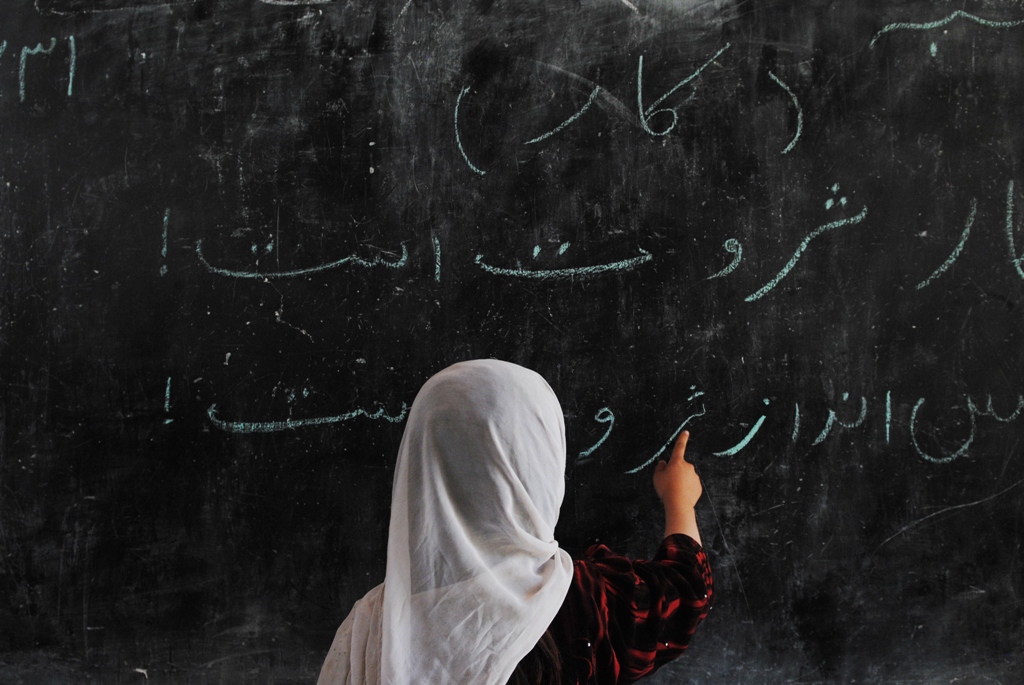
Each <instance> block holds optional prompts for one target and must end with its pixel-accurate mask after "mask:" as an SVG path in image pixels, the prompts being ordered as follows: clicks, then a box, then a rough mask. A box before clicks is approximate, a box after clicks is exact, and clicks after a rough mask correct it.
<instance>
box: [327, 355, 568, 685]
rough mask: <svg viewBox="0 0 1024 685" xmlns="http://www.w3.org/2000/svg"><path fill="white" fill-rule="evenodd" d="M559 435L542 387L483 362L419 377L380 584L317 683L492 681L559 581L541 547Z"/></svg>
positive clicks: (550, 531)
mask: <svg viewBox="0 0 1024 685" xmlns="http://www.w3.org/2000/svg"><path fill="white" fill-rule="evenodd" d="M564 472H565V426H564V422H563V418H562V409H561V407H560V406H559V404H558V399H557V398H556V397H555V394H554V392H552V390H551V388H550V386H548V384H547V383H546V382H545V381H544V379H543V378H541V377H540V376H539V375H537V374H536V373H534V372H533V371H529V370H527V369H524V368H523V367H521V366H516V365H515V364H509V363H507V362H500V361H496V360H478V361H469V362H462V363H459V364H455V365H453V366H450V367H448V368H447V369H445V370H443V371H441V372H440V373H438V374H437V375H435V376H434V377H433V378H431V379H430V380H428V381H427V382H426V384H425V385H424V386H423V388H422V389H421V390H420V392H419V394H418V395H417V396H416V400H415V401H414V402H413V405H412V409H411V410H410V412H409V422H408V424H407V425H406V428H405V434H404V436H403V437H402V445H401V447H400V448H399V452H398V463H397V465H396V469H395V483H394V488H393V490H392V501H391V528H390V531H389V538H388V563H387V575H386V578H385V581H384V583H383V584H382V585H378V586H377V587H375V588H374V589H373V590H371V591H370V592H368V593H367V594H366V596H365V597H363V598H362V599H361V600H359V601H358V602H357V603H356V604H355V606H354V607H353V608H352V611H351V613H350V614H349V616H348V618H346V619H345V621H344V623H342V625H341V627H340V628H339V629H338V633H337V635H336V636H335V638H334V643H333V644H332V645H331V649H330V652H329V653H328V655H327V660H326V661H325V662H324V665H323V668H322V670H321V671H320V680H319V681H318V682H319V685H504V683H506V682H507V680H508V678H509V676H510V675H511V674H512V671H513V670H514V669H515V667H516V664H518V663H519V661H520V659H522V658H523V657H524V656H525V655H526V654H527V652H529V651H530V650H531V649H532V648H533V646H534V645H535V644H536V643H537V641H538V640H539V639H540V637H541V635H543V633H544V631H545V630H546V629H547V627H548V625H549V624H550V623H551V621H552V619H553V618H554V617H555V614H556V613H557V612H558V609H559V607H561V605H562V601H563V600H564V599H565V595H566V592H568V589H569V583H570V582H571V580H572V562H571V560H570V558H569V555H568V554H566V552H565V551H563V550H561V549H559V547H558V543H557V542H556V541H555V539H554V528H555V523H556V522H557V520H558V509H559V507H560V506H561V503H562V496H563V495H564V492H565V480H564Z"/></svg>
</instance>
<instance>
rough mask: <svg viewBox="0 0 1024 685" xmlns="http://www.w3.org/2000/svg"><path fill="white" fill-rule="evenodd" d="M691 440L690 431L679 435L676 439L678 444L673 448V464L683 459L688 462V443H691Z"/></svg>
mask: <svg viewBox="0 0 1024 685" xmlns="http://www.w3.org/2000/svg"><path fill="white" fill-rule="evenodd" d="M689 440H690V431H683V432H682V433H680V434H679V437H678V438H676V444H675V446H674V447H673V448H672V461H673V462H674V461H675V460H676V459H681V460H683V461H686V443H687V442H689Z"/></svg>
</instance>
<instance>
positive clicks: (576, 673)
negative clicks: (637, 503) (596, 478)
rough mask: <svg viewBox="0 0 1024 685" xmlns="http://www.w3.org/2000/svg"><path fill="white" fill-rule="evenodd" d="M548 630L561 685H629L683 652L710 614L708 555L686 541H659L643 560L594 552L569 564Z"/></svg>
mask: <svg viewBox="0 0 1024 685" xmlns="http://www.w3.org/2000/svg"><path fill="white" fill-rule="evenodd" d="M574 566H575V573H574V577H573V582H572V585H571V586H570V587H569V593H568V594H567V595H566V598H565V601H564V602H563V603H562V608H561V609H559V611H558V615H557V616H555V619H554V621H553V622H552V623H551V627H550V628H549V630H550V631H551V634H552V636H553V637H554V639H555V642H556V644H557V645H558V648H559V652H560V653H561V654H562V659H563V662H564V667H565V675H566V676H567V680H566V681H565V682H567V683H577V684H578V685H621V684H623V683H632V682H634V681H635V680H638V679H639V678H642V677H643V676H646V675H650V674H651V673H653V672H654V671H655V670H657V669H658V668H660V667H661V666H663V665H665V664H666V663H668V662H669V661H672V660H673V659H675V658H677V657H678V656H679V655H681V654H682V653H683V651H684V650H685V649H686V647H687V645H688V644H689V642H690V637H691V636H692V635H693V632H694V631H695V630H696V629H697V625H698V624H700V622H701V621H703V620H704V617H705V616H707V615H708V610H709V609H710V608H711V598H712V580H711V567H710V566H709V565H708V559H707V555H706V554H705V553H704V550H703V549H702V548H701V546H700V545H698V544H697V543H696V542H695V541H694V540H693V539H691V538H690V537H689V536H686V535H670V536H668V537H667V538H665V539H664V540H663V541H662V543H661V546H660V547H659V548H658V553H657V554H655V555H654V558H653V559H651V560H650V561H641V560H635V561H634V560H630V559H628V558H626V557H623V556H619V555H617V554H613V553H612V552H611V550H609V549H608V548H607V547H605V546H604V545H594V546H593V547H591V548H590V549H588V550H587V552H586V554H585V555H584V558H583V559H581V560H579V561H577V562H575V564H574Z"/></svg>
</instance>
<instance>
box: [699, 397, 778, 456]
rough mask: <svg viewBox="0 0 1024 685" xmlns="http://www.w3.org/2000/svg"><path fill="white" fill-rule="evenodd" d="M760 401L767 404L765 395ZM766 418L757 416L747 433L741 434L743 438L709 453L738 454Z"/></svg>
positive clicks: (718, 454) (717, 454)
mask: <svg viewBox="0 0 1024 685" xmlns="http://www.w3.org/2000/svg"><path fill="white" fill-rule="evenodd" d="M762 402H764V404H765V406H768V404H769V401H768V398H767V397H766V398H764V399H763V400H762ZM766 418H768V417H767V416H766V415H764V414H762V415H761V416H760V418H758V419H757V421H756V422H755V423H754V425H753V427H752V428H751V429H750V430H749V431H747V434H746V435H744V436H743V439H742V440H740V441H739V442H738V443H736V444H735V445H733V446H732V447H730V448H729V449H726V450H722V451H721V452H712V453H711V454H713V455H715V456H716V457H731V456H733V455H734V454H738V453H739V451H740V450H742V449H743V448H744V447H746V446H747V445H749V444H750V441H751V440H753V439H754V436H755V435H757V432H758V431H759V430H761V426H763V425H764V420H765V419H766Z"/></svg>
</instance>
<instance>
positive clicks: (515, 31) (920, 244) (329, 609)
mask: <svg viewBox="0 0 1024 685" xmlns="http://www.w3.org/2000/svg"><path fill="white" fill-rule="evenodd" d="M1022 75H1024V9H1022V8H1021V7H1020V6H1019V4H1018V3H1011V2H986V3H980V2H968V3H966V4H957V6H956V7H955V8H954V7H953V6H952V5H950V4H947V3H931V2H919V1H912V2H858V3H827V2H811V1H807V0H801V1H798V2H790V3H758V2H724V1H723V2H717V1H716V2H688V1H678V2H670V1H669V0H600V1H599V0H553V1H551V2H543V3H541V2H523V1H522V0H516V1H515V2H512V1H502V0H475V1H473V2H452V1H451V0H396V1H392V2H377V1H374V0H353V1H351V2H342V1H340V0H338V1H333V0H322V1H319V2H318V1H316V0H306V1H291V0H273V1H271V0H263V1H258V0H166V1H161V0H154V1H152V2H151V1H148V0H33V1H30V0H15V1H12V2H8V3H5V5H4V11H3V14H2V18H0V264H2V272H0V341H2V345H0V380H2V383H3V393H2V397H0V428H2V439H0V588H2V592H0V680H3V681H4V682H47V683H58V682H74V683H81V682H85V680H86V679H87V678H88V679H92V680H93V681H94V682H140V683H141V682H166V683H185V682H188V683H205V682H210V683H213V682H217V683H221V682H267V683H270V682H274V683H283V682H296V683H298V682H310V681H312V680H314V679H315V676H316V673H317V672H318V669H319V666H320V663H321V661H322V659H323V656H324V654H325V652H326V649H327V647H328V645H329V644H330V640H331V638H332V636H333V632H334V630H335V628H336V627H337V625H338V623H339V622H340V621H341V619H342V618H343V617H344V615H345V614H346V612H347V611H348V608H349V607H350V606H351V604H352V602H353V601H354V600H355V599H356V598H358V597H359V596H361V595H362V594H363V593H364V592H365V591H366V590H368V589H369V588H370V587H372V586H373V585H375V584H377V583H378V582H380V581H381V580H382V577H383V571H384V550H385V542H386V532H387V521H388V512H389V497H390V484H391V476H392V469H393V465H394V458H395V453H396V449H397V445H398V441H399V440H400V437H401V432H402V428H403V419H404V417H405V414H406V411H407V407H408V405H409V403H410V402H411V400H412V398H413V396H414V395H415V392H416V390H417V389H418V387H419V386H420V385H421V384H422V382H423V381H424V380H425V379H426V378H428V377H429V376H430V375H431V374H432V373H434V372H436V371H437V370H439V369H441V368H443V367H444V366H446V365H448V364H450V363H452V362H455V361H458V360H462V359H467V358H475V357H496V358H500V359H507V360H510V361H514V362H517V363H520V364H523V365H526V366H528V367H531V368H533V369H536V370H537V371H539V372H540V373H541V374H543V375H544V376H545V377H546V378H547V379H548V380H549V382H550V383H551V385H552V386H553V388H554V389H555V391H556V392H557V394H558V395H559V397H560V399H561V401H562V404H563V407H564V410H565V414H566V422H567V431H568V442H569V467H568V472H567V497H566V501H565V505H564V508H563V512H562V516H561V520H560V524H559V529H558V535H559V539H560V541H561V543H562V545H563V546H564V547H565V548H566V549H568V550H570V551H571V552H574V553H579V552H581V551H582V550H583V549H585V548H586V547H587V546H588V545H590V544H592V543H593V542H595V541H601V542H604V543H606V544H608V545H610V546H612V547H614V548H615V549H617V550H622V551H624V552H628V553H630V554H636V555H644V554H648V553H650V552H651V551H652V549H653V548H654V546H655V545H656V543H657V540H658V536H659V531H660V526H661V520H660V511H659V506H658V503H657V499H656V497H655V495H654V493H653V491H652V489H651V487H650V468H651V467H650V464H651V463H652V460H653V459H654V458H655V457H656V456H658V455H659V454H660V453H661V452H662V450H663V449H664V447H665V445H666V444H667V443H669V441H670V440H671V439H672V437H673V435H674V434H675V433H676V432H677V431H678V430H679V428H680V426H681V425H683V424H685V425H686V427H687V428H688V429H689V430H691V432H692V436H693V437H692V439H691V451H692V455H693V458H694V460H695V462H696V463H697V464H698V468H699V469H700V473H701V475H702V477H703V478H704V481H705V484H706V493H707V496H706V497H705V499H704V500H703V501H702V502H701V504H700V509H699V516H700V519H701V524H702V527H703V531H704V537H705V543H706V545H707V547H708V549H709V550H710V553H711V558H712V563H713V566H714V568H715V571H716V579H717V585H718V589H719V599H718V603H717V606H716V608H715V609H714V611H713V612H712V614H711V617H710V618H709V619H708V621H707V622H706V623H705V625H704V626H703V627H702V628H701V630H700V632H699V634H698V635H697V638H696V640H695V642H694V646H693V648H692V649H691V651H690V653H689V654H688V655H687V656H686V657H684V658H683V659H681V660H680V661H679V662H676V663H674V664H672V665H670V666H668V667H666V668H665V669H664V671H662V672H661V673H660V674H658V675H657V676H655V677H654V678H652V679H651V682H652V683H658V682H660V683H668V682H701V683H736V682H758V683H760V682H767V683H779V682H801V683H814V682H817V683H853V682H871V683H894V682H901V683H934V682H953V681H956V682H961V683H982V682H986V683H987V682H996V681H998V682H1002V683H1009V682H1014V681H1015V679H1016V678H1019V677H1020V675H1021V674H1022V673H1024V647H1022V645H1024V603H1022V602H1021V599H1020V598H1021V596H1022V593H1024V574H1022V573H1021V569H1022V567H1024V555H1022V551H1021V540H1022V537H1024V516H1022V504H1021V503H1022V496H1024V462H1022V461H1021V436H1022V435H1024V433H1022V426H1024V417H1022V416H1021V414H1022V413H1024V365H1022V355H1021V345H1022V333H1024V323H1022V321H1024V320H1022V312H1024V308H1022V294H1024V262H1022V256H1024V228H1022V226H1021V223H1022V221H1021V216H1022V215H1024V178H1022V175H1021V174H1022V172H1021V163H1022V160H1024V122H1022V119H1021V116H1020V113H1021V112H1022V111H1024V85H1022V83H1024V79H1022Z"/></svg>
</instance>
